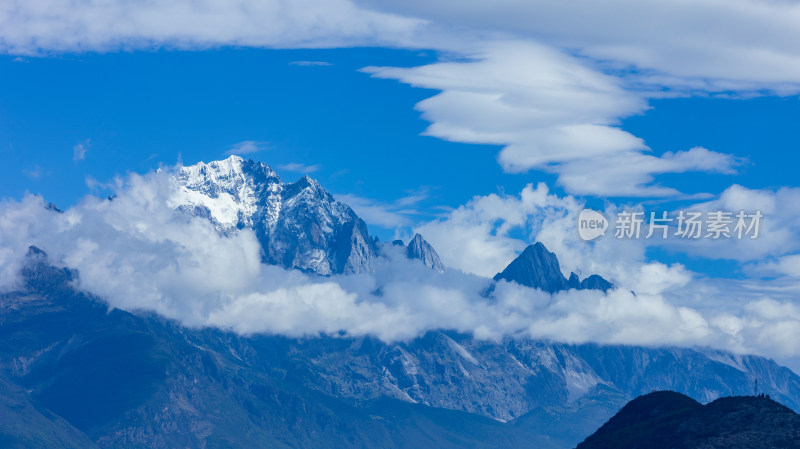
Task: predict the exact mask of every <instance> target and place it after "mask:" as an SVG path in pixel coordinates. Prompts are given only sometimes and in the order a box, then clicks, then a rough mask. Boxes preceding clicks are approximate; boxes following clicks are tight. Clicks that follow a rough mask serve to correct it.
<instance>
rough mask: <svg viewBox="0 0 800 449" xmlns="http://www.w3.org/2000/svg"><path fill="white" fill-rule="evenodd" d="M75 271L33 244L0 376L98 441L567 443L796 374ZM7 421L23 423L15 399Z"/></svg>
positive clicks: (785, 384) (6, 319)
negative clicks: (176, 308)
mask: <svg viewBox="0 0 800 449" xmlns="http://www.w3.org/2000/svg"><path fill="white" fill-rule="evenodd" d="M76 275H79V274H77V273H74V272H72V271H70V270H65V269H58V268H54V267H51V266H50V265H48V263H47V259H46V255H44V253H42V252H41V251H38V250H36V249H35V248H32V249H31V251H30V253H29V264H28V266H27V267H26V268H25V270H23V276H24V278H25V283H24V285H25V287H24V290H23V291H19V292H12V293H8V294H5V295H0V339H2V341H3V342H4V345H1V346H0V381H2V382H6V383H7V384H9V385H12V386H14V388H15V389H16V390H15V391H17V392H25V393H23V395H24V397H25V398H26V399H25V401H27V402H29V403H30V404H35V408H37V410H42V411H41V412H40V413H41V414H42V415H43V416H45V417H47V416H53V417H55V418H52V419H51V421H53V422H55V423H56V427H57V428H59V429H60V430H58V431H59V432H61V433H65V434H69V433H70V432H74V435H73V436H74V437H75V438H76V440H75V441H84V442H85V441H86V440H87V439H88V440H90V441H92V442H95V444H97V445H98V446H100V447H131V448H133V447H137V448H144V447H165V448H169V447H215V446H225V447H259V446H269V447H297V448H303V447H353V448H356V447H364V448H366V447H509V448H514V447H520V448H521V447H530V446H534V447H541V448H559V447H562V448H563V447H571V446H574V445H575V444H577V443H578V442H579V441H581V440H582V439H583V438H585V437H586V436H587V435H589V434H590V433H591V432H592V431H593V430H595V429H597V427H598V426H600V425H601V424H602V423H603V422H604V421H605V420H607V419H608V418H609V417H610V416H611V415H612V414H613V413H614V412H615V411H616V410H618V409H619V408H620V407H621V406H622V405H623V404H624V403H625V401H627V400H629V399H630V398H632V397H635V396H637V395H640V394H642V393H643V392H647V391H651V390H652V389H655V388H661V389H663V388H671V389H675V390H679V391H683V392H686V393H688V394H690V395H691V396H693V397H695V398H697V399H700V400H703V401H707V400H712V399H715V398H716V397H719V396H720V395H728V394H743V393H744V392H747V391H749V390H750V389H751V388H752V379H753V378H754V377H756V376H757V377H759V379H763V388H764V390H765V391H766V392H769V393H770V394H773V395H775V396H776V397H780V398H781V400H782V401H784V398H787V399H786V400H785V402H786V403H788V404H792V406H793V407H798V405H800V404H798V398H800V378H798V376H796V375H795V374H794V373H792V372H791V371H789V370H788V369H786V368H781V367H779V366H777V365H776V364H775V363H774V362H771V361H768V360H766V359H763V358H759V357H749V356H741V357H738V358H733V356H730V355H726V354H724V353H709V354H704V353H701V352H698V351H694V350H691V349H679V348H661V349H652V348H637V347H622V346H598V345H565V344H554V343H550V342H542V341H534V340H530V339H525V338H507V339H506V340H504V341H502V342H493V341H485V340H477V339H475V338H473V337H471V336H468V335H460V334H457V333H453V332H447V331H433V332H429V333H428V334H426V335H424V336H422V337H420V338H417V339H414V340H412V341H408V342H398V343H385V342H381V341H380V340H377V339H374V338H369V337H365V338H336V337H318V338H306V339H293V338H285V337H280V336H266V335H260V336H251V337H243V336H238V335H235V334H231V333H228V332H224V331H221V330H217V329H202V330H192V329H187V328H184V327H182V326H180V325H178V324H176V323H173V322H170V321H166V320H164V319H162V318H159V317H158V316H154V315H151V314H143V313H140V314H131V313H127V312H123V311H120V310H113V311H109V310H108V309H107V306H106V305H105V304H104V303H102V302H101V301H100V300H98V299H97V298H92V297H89V296H86V295H85V294H82V293H79V292H76V291H74V290H73V288H72V279H74V276H76ZM76 404H80V406H79V407H78V406H76ZM492 418H494V419H492ZM10 419H11V421H12V422H16V423H21V424H20V425H21V426H22V427H21V430H20V431H21V432H22V434H25V435H35V433H34V432H35V429H33V428H30V427H26V425H27V423H28V422H29V421H30V420H29V419H27V418H25V415H24V414H22V412H20V414H16V415H12V418H10ZM37 419H39V420H41V418H37ZM497 420H501V421H508V422H506V423H505V424H503V423H501V422H498V421H497ZM30 422H36V421H30ZM0 429H2V428H1V427H0ZM0 431H1V430H0ZM17 434H19V432H18V433H17ZM320 441H322V443H320ZM76 445H77V446H81V444H80V443H75V444H73V445H72V446H76ZM326 445H327V446H326ZM54 447H58V446H54ZM66 447H70V446H69V445H66ZM83 447H85V445H84V446H83Z"/></svg>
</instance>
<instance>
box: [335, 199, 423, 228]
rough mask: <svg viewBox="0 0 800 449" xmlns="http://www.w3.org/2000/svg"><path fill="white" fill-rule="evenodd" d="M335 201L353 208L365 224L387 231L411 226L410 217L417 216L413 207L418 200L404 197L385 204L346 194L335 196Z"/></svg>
mask: <svg viewBox="0 0 800 449" xmlns="http://www.w3.org/2000/svg"><path fill="white" fill-rule="evenodd" d="M336 199H337V200H339V201H341V202H343V203H345V204H347V205H349V206H350V207H351V208H353V211H355V213H356V214H357V215H358V216H359V217H361V219H362V220H364V221H365V222H366V223H367V224H371V225H376V226H381V227H384V228H388V229H393V228H399V227H405V226H411V224H412V223H413V221H412V218H411V217H413V216H415V215H417V214H418V212H417V211H416V210H415V209H413V205H414V204H416V203H417V202H418V201H419V200H420V199H417V198H415V197H410V198H406V197H404V198H401V199H399V200H397V201H395V202H391V203H386V202H382V201H376V200H373V199H369V198H362V197H360V196H358V195H353V194H347V193H345V194H336ZM421 199H424V198H421Z"/></svg>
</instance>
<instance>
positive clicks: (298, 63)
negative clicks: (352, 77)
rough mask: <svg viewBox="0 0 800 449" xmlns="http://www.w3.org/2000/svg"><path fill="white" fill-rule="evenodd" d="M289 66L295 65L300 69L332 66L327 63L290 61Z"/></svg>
mask: <svg viewBox="0 0 800 449" xmlns="http://www.w3.org/2000/svg"><path fill="white" fill-rule="evenodd" d="M289 65H297V66H301V67H327V66H331V65H333V64H331V63H330V62H327V61H292V62H290V63H289Z"/></svg>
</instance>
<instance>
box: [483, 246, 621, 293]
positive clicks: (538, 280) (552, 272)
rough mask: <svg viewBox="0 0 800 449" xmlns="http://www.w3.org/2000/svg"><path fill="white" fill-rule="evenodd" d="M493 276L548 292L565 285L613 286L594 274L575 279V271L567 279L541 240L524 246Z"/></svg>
mask: <svg viewBox="0 0 800 449" xmlns="http://www.w3.org/2000/svg"><path fill="white" fill-rule="evenodd" d="M494 279H495V280H496V281H497V280H500V279H503V280H506V281H511V282H516V283H518V284H521V285H525V286H528V287H532V288H538V289H541V290H543V291H546V292H548V293H555V292H558V291H561V290H568V289H577V290H585V289H592V290H602V291H604V292H605V291H607V290H609V289H611V288H613V284H611V283H610V282H608V281H606V280H605V279H603V278H602V277H600V276H598V275H596V274H593V275H591V276H589V277H587V278H586V279H584V280H583V281H579V279H578V275H576V274H575V273H570V277H569V279H567V278H565V277H564V274H563V273H561V266H560V265H559V263H558V258H557V257H556V255H555V254H554V253H552V252H550V251H549V250H548V249H547V247H545V246H544V245H543V244H542V243H541V242H536V243H534V244H533V245H530V246H528V247H527V248H525V250H524V251H523V252H522V254H520V255H519V256H518V257H517V258H516V259H514V260H513V261H511V263H510V264H508V266H507V267H506V268H505V270H503V271H502V272H500V273H498V274H497V275H495V277H494Z"/></svg>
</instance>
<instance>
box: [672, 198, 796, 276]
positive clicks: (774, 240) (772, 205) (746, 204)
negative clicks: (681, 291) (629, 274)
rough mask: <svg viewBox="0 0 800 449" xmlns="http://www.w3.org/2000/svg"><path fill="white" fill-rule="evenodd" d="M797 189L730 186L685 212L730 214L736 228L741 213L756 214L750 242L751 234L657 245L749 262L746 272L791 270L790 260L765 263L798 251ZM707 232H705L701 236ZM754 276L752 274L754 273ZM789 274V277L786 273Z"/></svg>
mask: <svg viewBox="0 0 800 449" xmlns="http://www.w3.org/2000/svg"><path fill="white" fill-rule="evenodd" d="M797 204H800V188H796V187H782V188H779V189H777V190H766V189H763V190H761V189H748V188H746V187H743V186H740V185H736V184H735V185H732V186H731V187H728V188H727V189H725V191H723V192H722V193H721V194H720V195H719V196H718V197H717V198H715V199H713V200H711V201H706V202H703V203H697V204H693V205H691V206H688V207H686V210H693V211H699V212H702V213H704V214H707V213H708V212H714V211H722V212H727V213H731V214H732V215H731V219H732V220H733V223H732V224H731V225H730V226H731V230H732V229H733V227H734V226H735V224H736V221H737V219H736V218H735V216H736V214H738V213H739V212H740V211H743V212H745V213H748V214H755V213H756V212H757V211H759V212H760V213H761V214H762V215H763V217H762V218H761V219H760V220H759V224H758V236H757V237H756V238H750V237H751V236H752V235H753V233H752V232H751V233H750V234H748V235H743V237H742V238H738V237H737V236H736V235H735V233H733V232H732V237H731V238H724V239H720V240H714V239H706V238H702V239H681V238H679V237H675V236H674V235H673V236H672V238H670V239H668V240H667V241H665V242H658V243H659V244H662V245H664V246H665V247H666V248H669V249H671V250H673V251H678V252H682V253H686V254H690V255H694V256H701V257H705V258H709V259H729V260H735V261H739V262H750V263H751V265H750V267H749V268H748V269H755V270H756V271H758V269H757V268H758V267H756V265H753V263H757V264H758V265H759V267H760V269H778V270H784V271H785V270H791V263H790V262H788V261H789V260H791V259H787V261H784V262H782V263H781V262H777V265H773V264H774V263H775V262H774V261H773V262H770V263H767V260H771V259H775V258H779V257H782V256H787V255H791V254H794V253H797V252H799V251H800V235H798V232H797V230H798V229H800V210H798V208H797ZM706 231H707V229H705V228H704V230H703V234H704V235H705V234H706ZM753 273H754V274H755V272H753ZM787 274H788V273H787Z"/></svg>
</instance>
